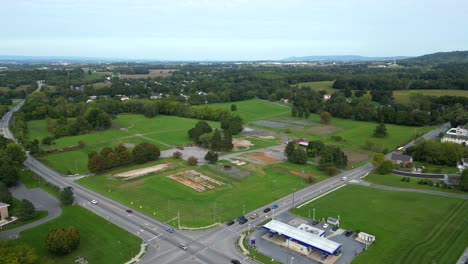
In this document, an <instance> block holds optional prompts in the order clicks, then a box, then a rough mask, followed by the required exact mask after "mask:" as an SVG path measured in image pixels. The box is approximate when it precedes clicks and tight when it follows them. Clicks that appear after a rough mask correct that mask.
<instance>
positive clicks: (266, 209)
mask: <svg viewBox="0 0 468 264" xmlns="http://www.w3.org/2000/svg"><path fill="white" fill-rule="evenodd" d="M270 211H271V209H270V207H267V208H265V209H263V212H264V213H268V212H270Z"/></svg>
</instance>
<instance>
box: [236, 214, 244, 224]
mask: <svg viewBox="0 0 468 264" xmlns="http://www.w3.org/2000/svg"><path fill="white" fill-rule="evenodd" d="M244 219H245V215H241V216H239V217H238V218H237V222H239V221H242V220H244Z"/></svg>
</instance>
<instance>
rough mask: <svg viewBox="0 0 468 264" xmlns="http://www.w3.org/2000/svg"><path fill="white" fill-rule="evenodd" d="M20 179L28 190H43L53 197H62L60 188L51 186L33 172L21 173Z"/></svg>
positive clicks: (25, 171)
mask: <svg viewBox="0 0 468 264" xmlns="http://www.w3.org/2000/svg"><path fill="white" fill-rule="evenodd" d="M19 179H20V181H21V182H22V183H23V184H24V186H26V188H28V189H32V188H41V189H43V190H44V191H46V192H47V193H49V194H50V195H52V196H55V197H57V198H59V196H60V189H59V188H58V187H56V186H54V185H51V184H50V183H48V182H47V181H45V180H44V179H42V178H41V177H39V176H38V175H37V174H36V173H34V172H33V171H31V170H24V171H21V172H20V178H19Z"/></svg>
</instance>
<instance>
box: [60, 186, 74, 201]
mask: <svg viewBox="0 0 468 264" xmlns="http://www.w3.org/2000/svg"><path fill="white" fill-rule="evenodd" d="M60 201H61V202H62V204H64V205H70V204H73V202H74V201H75V197H74V196H73V192H72V190H71V189H70V188H65V189H63V190H62V191H61V192H60Z"/></svg>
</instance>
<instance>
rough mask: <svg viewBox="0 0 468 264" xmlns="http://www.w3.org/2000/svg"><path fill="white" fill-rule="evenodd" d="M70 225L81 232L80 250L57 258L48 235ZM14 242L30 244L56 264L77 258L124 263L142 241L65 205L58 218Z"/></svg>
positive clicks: (70, 261)
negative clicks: (47, 241) (47, 247)
mask: <svg viewBox="0 0 468 264" xmlns="http://www.w3.org/2000/svg"><path fill="white" fill-rule="evenodd" d="M69 225H74V226H76V227H77V228H78V229H79V230H80V236H81V240H80V246H79V248H78V249H77V250H75V251H73V252H72V253H70V254H68V255H66V256H61V257H57V256H53V255H52V254H50V253H49V252H48V251H47V249H46V247H45V241H46V238H47V233H48V232H49V230H52V229H56V228H63V227H67V226H69ZM13 243H17V244H22V243H26V244H28V245H30V246H31V247H33V248H34V249H35V251H36V253H37V254H38V255H39V256H46V257H48V258H50V259H51V260H52V261H53V263H74V261H75V259H76V258H77V257H84V258H86V260H88V262H89V263H124V262H126V261H128V260H130V259H131V258H132V254H133V255H136V254H137V253H138V252H139V251H140V244H141V239H140V238H138V237H136V236H134V235H132V234H130V233H128V232H127V231H125V230H123V229H120V228H119V227H117V226H116V225H114V224H111V223H110V222H108V221H106V220H104V219H103V218H101V217H99V216H97V215H95V214H94V213H91V212H90V211H88V210H86V209H84V208H81V207H79V206H65V207H63V212H62V215H60V216H59V217H58V218H56V219H54V220H52V221H50V222H47V223H45V224H42V225H40V226H37V227H34V228H32V229H29V230H26V231H23V232H21V237H20V238H19V239H16V240H13Z"/></svg>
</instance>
